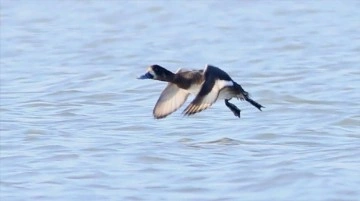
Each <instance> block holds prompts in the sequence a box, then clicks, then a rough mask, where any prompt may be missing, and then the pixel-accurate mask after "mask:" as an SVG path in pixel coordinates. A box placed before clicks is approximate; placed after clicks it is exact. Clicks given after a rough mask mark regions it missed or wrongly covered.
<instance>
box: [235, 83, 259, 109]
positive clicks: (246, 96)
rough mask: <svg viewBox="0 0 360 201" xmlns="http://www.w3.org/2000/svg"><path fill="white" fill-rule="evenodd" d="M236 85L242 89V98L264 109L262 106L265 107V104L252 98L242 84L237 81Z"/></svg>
mask: <svg viewBox="0 0 360 201" xmlns="http://www.w3.org/2000/svg"><path fill="white" fill-rule="evenodd" d="M235 85H236V87H238V89H239V90H240V93H241V94H242V97H241V98H240V99H245V100H246V101H247V102H249V103H250V104H251V105H253V106H254V107H256V108H257V109H258V110H260V111H262V110H261V108H265V107H264V106H262V105H260V103H258V102H256V101H254V100H253V99H251V98H250V94H249V93H248V92H247V91H245V90H244V89H243V88H242V87H241V85H240V84H238V83H235Z"/></svg>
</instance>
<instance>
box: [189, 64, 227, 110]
mask: <svg viewBox="0 0 360 201" xmlns="http://www.w3.org/2000/svg"><path fill="white" fill-rule="evenodd" d="M219 71H220V75H221V76H224V75H223V73H225V72H223V71H222V70H220V69H219V68H216V67H213V66H209V65H208V66H207V67H206V68H205V71H204V74H205V82H204V83H203V85H202V87H201V89H200V92H199V93H198V94H197V96H196V97H195V99H194V100H193V101H192V102H191V103H190V104H189V105H188V106H187V107H186V108H185V110H184V112H183V113H184V114H185V115H192V114H195V113H197V112H201V111H203V110H205V109H207V108H209V107H210V106H211V105H212V104H213V103H215V102H216V100H217V99H218V97H219V93H220V91H221V90H222V89H223V88H224V87H226V86H232V85H233V83H232V81H231V78H230V77H228V78H229V80H222V79H219V76H218V75H219ZM226 75H227V74H226V73H225V77H226ZM227 76H228V75H227ZM226 78H227V77H226Z"/></svg>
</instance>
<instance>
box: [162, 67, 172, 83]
mask: <svg viewBox="0 0 360 201" xmlns="http://www.w3.org/2000/svg"><path fill="white" fill-rule="evenodd" d="M160 80H161V81H164V82H174V80H175V74H174V73H173V72H171V71H168V70H166V69H164V71H163V72H162V75H161V79H160Z"/></svg>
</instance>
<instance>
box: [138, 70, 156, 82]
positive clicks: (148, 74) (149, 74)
mask: <svg viewBox="0 0 360 201" xmlns="http://www.w3.org/2000/svg"><path fill="white" fill-rule="evenodd" d="M153 78H154V76H153V75H151V73H149V72H147V73H146V74H145V75H142V76H140V77H138V79H141V80H144V79H153Z"/></svg>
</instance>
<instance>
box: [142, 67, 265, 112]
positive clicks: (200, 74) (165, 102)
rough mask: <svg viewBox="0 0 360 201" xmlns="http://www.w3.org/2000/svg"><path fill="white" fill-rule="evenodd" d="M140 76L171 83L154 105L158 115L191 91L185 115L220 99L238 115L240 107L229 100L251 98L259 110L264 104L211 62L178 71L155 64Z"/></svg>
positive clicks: (200, 109)
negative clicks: (190, 69)
mask: <svg viewBox="0 0 360 201" xmlns="http://www.w3.org/2000/svg"><path fill="white" fill-rule="evenodd" d="M139 79H154V80H160V81H165V82H168V83H169V84H168V85H167V87H166V88H165V89H164V91H163V92H162V93H161V95H160V97H159V99H158V101H157V103H156V105H155V107H154V110H153V114H154V117H155V118H164V117H166V116H167V115H169V114H171V113H172V112H174V111H176V110H177V109H178V108H179V107H181V105H183V104H184V102H185V101H186V99H187V97H188V96H189V94H194V95H196V97H195V99H194V100H193V101H192V102H191V103H190V104H189V105H188V106H187V107H186V108H185V110H184V112H183V113H184V115H192V114H195V113H198V112H201V111H202V110H205V109H207V108H209V107H210V106H211V105H212V104H213V103H214V102H216V101H217V100H219V99H225V105H226V106H227V107H228V108H229V109H230V110H231V111H232V112H233V113H234V115H235V116H237V117H240V111H241V110H240V109H239V108H237V107H236V106H235V105H234V104H232V103H230V102H229V100H230V99H231V98H234V97H235V98H238V99H241V100H246V101H248V102H249V103H251V104H252V105H253V106H255V107H256V108H258V109H259V110H261V108H262V107H263V106H262V105H260V104H259V103H257V102H256V101H254V100H252V99H251V98H250V97H249V93H248V92H246V91H245V90H244V89H243V88H242V87H241V86H240V85H239V84H238V83H236V82H235V81H233V80H232V79H231V77H230V76H229V75H228V74H227V73H226V72H224V71H223V70H221V69H219V68H217V67H215V66H211V65H207V66H206V67H205V69H204V70H192V71H186V70H183V69H179V70H178V71H177V72H176V73H172V72H171V71H169V70H167V69H165V68H163V67H161V66H159V65H152V66H150V67H149V69H148V71H147V73H146V74H145V75H142V76H140V77H139Z"/></svg>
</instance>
